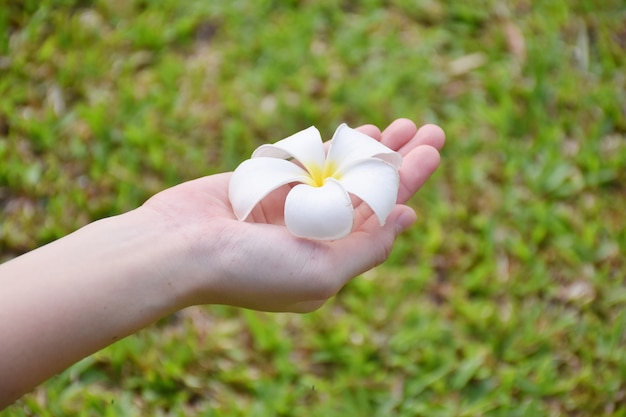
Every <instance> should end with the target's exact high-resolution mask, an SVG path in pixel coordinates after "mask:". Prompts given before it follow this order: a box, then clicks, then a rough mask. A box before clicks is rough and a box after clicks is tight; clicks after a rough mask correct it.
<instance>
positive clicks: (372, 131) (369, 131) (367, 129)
mask: <svg viewBox="0 0 626 417" xmlns="http://www.w3.org/2000/svg"><path fill="white" fill-rule="evenodd" d="M356 130H358V131H359V132H361V133H365V134H366V135H368V136H370V137H373V138H374V139H376V140H380V138H381V133H380V129H379V128H378V127H376V126H374V125H363V126H359V127H357V128H356Z"/></svg>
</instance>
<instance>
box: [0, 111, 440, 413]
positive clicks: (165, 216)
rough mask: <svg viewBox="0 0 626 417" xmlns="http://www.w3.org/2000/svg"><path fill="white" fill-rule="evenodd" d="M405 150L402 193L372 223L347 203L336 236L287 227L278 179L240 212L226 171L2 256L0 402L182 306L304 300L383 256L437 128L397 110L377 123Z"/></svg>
mask: <svg viewBox="0 0 626 417" xmlns="http://www.w3.org/2000/svg"><path fill="white" fill-rule="evenodd" d="M359 130H361V131H362V132H364V133H367V134H368V135H370V136H372V137H374V138H376V139H378V140H380V141H381V142H382V143H383V144H385V145H387V146H388V147H390V148H391V149H394V150H397V151H398V152H400V153H401V154H402V155H403V158H404V159H403V164H402V166H401V167H400V170H399V173H400V189H399V192H398V204H397V205H396V207H395V208H394V210H393V211H392V213H391V214H390V215H389V217H388V218H387V222H386V223H385V225H384V226H382V227H381V226H380V225H379V223H378V220H377V219H376V216H375V215H373V213H372V211H371V210H370V209H369V208H368V207H367V206H366V205H364V204H358V203H357V204H356V205H355V227H354V231H353V232H352V233H351V234H350V235H349V236H348V237H346V238H344V239H341V240H337V241H330V242H328V241H311V240H306V239H301V238H296V237H294V236H292V235H291V234H290V233H289V232H288V231H287V229H286V228H285V227H284V226H283V225H282V224H283V221H282V220H283V219H282V213H283V210H282V209H283V202H284V197H285V195H286V193H287V191H288V190H289V188H288V186H285V187H283V188H281V189H279V190H277V191H276V192H274V193H272V194H271V195H270V196H268V198H266V199H265V200H263V201H262V203H261V204H260V205H259V206H257V207H256V208H255V209H254V210H253V212H252V213H251V215H250V218H249V219H248V221H246V222H241V221H238V220H236V218H235V216H234V215H233V212H232V208H231V206H230V203H229V200H228V183H229V178H230V175H231V174H230V173H223V174H217V175H212V176H208V177H204V178H200V179H197V180H193V181H189V182H186V183H183V184H180V185H178V186H175V187H172V188H169V189H167V190H164V191H162V192H160V193H158V194H156V195H155V196H154V197H152V198H151V199H149V200H148V201H147V202H146V203H145V204H143V205H142V206H141V207H139V208H137V209H135V210H133V211H130V212H128V213H124V214H121V215H118V216H114V217H109V218H105V219H102V220H98V221H96V222H94V223H91V224H89V225H87V226H85V227H83V228H81V229H79V230H77V231H76V232H74V233H72V234H70V235H67V236H65V237H63V238H61V239H59V240H57V241H55V242H52V243H50V244H48V245H46V246H43V247H41V248H38V249H36V250H34V251H32V252H29V253H27V254H25V255H22V256H20V257H18V258H16V259H13V260H11V261H9V262H6V263H4V264H2V265H0V410H1V409H3V408H4V407H6V406H8V405H9V404H11V403H12V402H13V401H15V400H16V399H18V398H19V397H20V396H22V395H23V394H24V393H26V392H29V391H30V390H32V389H33V388H34V387H35V386H37V385H38V384H40V383H41V382H43V381H45V380H46V379H48V378H49V377H51V376H53V375H55V374H56V373H58V372H60V371H62V370H64V369H66V368H67V367H68V366H70V365H72V364H73V363H75V362H77V361H78V360H80V359H82V358H84V357H85V356H88V355H90V354H92V353H94V352H96V351H98V350H100V349H102V348H104V347H106V346H108V345H110V344H112V343H114V342H115V341H117V340H119V339H121V338H123V337H125V336H128V335H130V334H132V333H134V332H136V331H138V330H140V329H142V328H144V327H146V326H148V325H150V324H151V323H153V322H155V321H157V320H158V319H160V318H163V317H165V316H167V315H169V314H171V313H173V312H175V311H177V310H180V309H182V308H185V307H188V306H192V305H199V304H227V305H233V306H239V307H243V308H249V309H255V310H262V311H275V312H281V311H290V312H300V313H304V312H310V311H313V310H315V309H317V308H319V307H320V306H322V305H323V304H324V303H325V302H326V301H327V300H328V299H329V298H330V297H332V296H333V295H335V294H336V293H337V292H338V291H339V290H340V289H341V288H342V287H343V286H344V285H345V284H346V283H347V282H349V281H350V280H351V279H352V278H354V277H356V276H358V275H359V274H361V273H363V272H365V271H367V270H369V269H371V268H373V267H374V266H376V265H378V264H380V263H382V262H383V261H384V260H385V259H387V257H388V255H389V253H390V251H391V248H392V246H393V243H394V241H395V239H396V237H397V236H398V234H399V233H401V232H402V231H403V230H405V229H407V228H408V227H410V226H411V225H412V224H413V223H414V222H415V219H416V215H415V212H414V211H413V210H412V209H411V208H410V207H408V206H406V205H405V204H404V203H405V202H406V201H407V200H408V199H409V198H410V197H411V196H412V195H413V194H414V193H415V192H416V191H417V190H418V189H419V188H420V187H421V186H422V185H423V184H424V182H425V181H426V180H427V179H428V178H429V177H430V176H431V174H432V173H433V172H434V171H435V169H436V168H437V166H438V165H439V160H440V159H439V150H440V149H441V148H442V147H443V144H444V141H445V135H444V133H443V131H442V130H441V128H439V127H437V126H435V125H425V126H423V127H422V128H420V129H419V130H418V129H417V127H416V125H415V124H414V123H413V122H412V121H410V120H407V119H398V120H396V121H394V122H393V123H392V124H390V125H389V126H388V127H387V128H386V129H385V130H384V131H383V132H382V133H381V132H380V130H378V128H376V127H375V126H372V125H366V126H362V127H361V128H359Z"/></svg>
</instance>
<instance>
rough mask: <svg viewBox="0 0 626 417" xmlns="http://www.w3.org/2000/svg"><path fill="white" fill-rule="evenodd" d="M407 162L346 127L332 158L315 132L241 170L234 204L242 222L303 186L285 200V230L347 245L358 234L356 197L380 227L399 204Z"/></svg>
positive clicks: (283, 143)
mask: <svg viewBox="0 0 626 417" xmlns="http://www.w3.org/2000/svg"><path fill="white" fill-rule="evenodd" d="M401 164H402V156H400V154H399V153H397V152H394V151H392V150H391V149H389V148H387V147H386V146H385V145H383V144H382V143H380V142H379V141H377V140H375V139H373V138H371V137H369V136H368V135H366V134H364V133H361V132H359V131H357V130H354V129H351V128H349V127H348V126H347V125H345V124H342V125H341V126H339V127H338V128H337V130H336V131H335V134H334V135H333V138H332V142H331V144H330V147H329V149H328V154H326V152H325V150H324V144H323V143H322V137H321V135H320V132H319V131H318V130H317V129H316V128H315V127H313V126H311V127H309V128H308V129H305V130H303V131H301V132H298V133H296V134H294V135H292V136H289V137H288V138H286V139H283V140H280V141H278V142H276V143H274V144H273V145H262V146H260V147H259V148H257V149H256V150H255V151H254V152H253V153H252V157H251V159H248V160H246V161H244V162H242V163H241V165H239V166H238V167H237V169H235V172H234V173H233V175H232V177H231V179H230V186H229V198H230V201H231V204H232V206H233V211H234V213H235V215H236V216H237V218H238V219H239V220H245V219H246V218H247V217H248V215H249V214H250V212H251V211H252V209H253V208H254V207H255V206H256V205H257V204H258V203H259V202H260V201H261V200H262V199H263V198H265V197H266V196H267V195H268V194H269V193H271V192H272V191H274V190H276V189H277V188H279V187H281V186H283V185H286V184H291V183H298V184H297V185H295V186H294V187H293V188H292V189H291V190H290V191H289V193H288V194H287V197H286V200H285V209H284V210H285V213H284V218H285V226H286V227H287V229H288V230H289V231H290V232H291V233H292V234H294V235H295V236H298V237H304V238H309V239H319V240H335V239H341V238H343V237H345V236H347V235H348V234H350V232H351V231H352V227H353V224H354V208H353V206H352V202H351V198H350V194H353V195H354V196H356V197H358V198H360V199H361V200H362V201H363V202H365V203H366V204H367V205H368V206H369V207H370V208H371V209H372V211H373V212H374V214H375V215H376V217H377V218H378V221H379V223H380V225H381V226H382V225H384V224H385V220H386V219H387V216H389V213H391V210H392V209H393V208H394V206H395V204H396V199H397V195H398V187H399V183H400V177H399V175H398V169H399V168H400V165H401Z"/></svg>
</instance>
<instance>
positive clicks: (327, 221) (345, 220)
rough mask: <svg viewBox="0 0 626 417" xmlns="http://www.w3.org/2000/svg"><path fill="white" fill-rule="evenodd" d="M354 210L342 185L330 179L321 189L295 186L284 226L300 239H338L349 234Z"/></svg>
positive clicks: (286, 202) (290, 196) (302, 185)
mask: <svg viewBox="0 0 626 417" xmlns="http://www.w3.org/2000/svg"><path fill="white" fill-rule="evenodd" d="M353 224H354V209H353V207H352V203H351V202H350V196H349V195H348V193H346V191H345V190H344V189H343V188H342V187H341V185H340V184H339V183H338V182H337V181H335V180H333V179H329V180H327V181H326V183H325V184H324V185H323V186H322V187H311V186H310V185H306V184H299V185H296V186H295V187H294V188H293V189H292V190H291V191H290V192H289V194H287V200H286V201H285V225H286V226H287V229H289V231H290V232H291V233H293V234H294V235H296V236H299V237H305V238H309V239H319V240H335V239H341V238H342V237H345V236H347V235H348V234H350V231H351V230H352V225H353Z"/></svg>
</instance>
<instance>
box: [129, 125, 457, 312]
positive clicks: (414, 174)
mask: <svg viewBox="0 0 626 417" xmlns="http://www.w3.org/2000/svg"><path fill="white" fill-rule="evenodd" d="M359 130H361V131H362V132H364V133H367V134H368V135H370V136H372V137H374V138H376V139H377V140H380V141H381V142H382V143H383V144H385V145H386V146H388V147H389V148H391V149H393V150H396V151H398V152H400V153H401V154H402V155H403V158H404V160H403V164H402V166H401V168H400V171H399V172H400V182H401V184H400V189H399V193H398V204H397V206H396V207H395V209H394V211H393V212H392V213H391V215H390V216H389V217H388V219H387V222H386V224H385V226H384V227H380V226H379V224H378V221H377V220H376V218H375V216H373V213H372V212H371V210H370V209H369V208H368V207H367V206H366V205H365V204H357V205H355V227H354V231H353V232H352V233H351V234H350V235H349V236H348V237H346V238H344V239H342V240H338V241H332V242H323V241H310V240H305V239H300V238H296V237H294V236H292V235H291V234H290V233H289V232H288V231H287V229H286V228H285V227H284V226H282V225H283V202H284V199H285V196H286V193H287V192H288V191H289V188H288V187H287V186H285V187H283V188H282V189H279V190H277V191H276V192H274V193H272V194H271V195H270V196H268V197H267V198H266V199H264V200H263V201H262V203H261V204H259V205H258V206H257V207H256V208H255V210H253V212H252V214H251V216H250V218H249V219H248V220H249V221H246V222H240V221H237V220H236V218H235V216H234V215H233V213H232V208H231V206H230V203H229V200H228V182H229V178H230V175H231V174H230V173H225V174H218V175H213V176H208V177H204V178H200V179H197V180H194V181H190V182H186V183H184V184H181V185H179V186H176V187H173V188H170V189H168V190H165V191H163V192H161V193H159V194H157V195H155V196H154V197H153V198H151V199H150V200H149V201H147V202H146V203H145V204H144V206H143V207H142V208H140V209H139V210H144V211H151V212H152V214H153V215H154V214H156V216H155V218H156V219H157V220H156V221H157V222H161V223H162V224H161V227H164V228H165V229H166V230H169V231H171V233H173V234H174V235H176V236H175V237H174V238H177V237H178V238H181V239H182V242H183V243H182V247H183V248H184V249H183V253H184V256H183V258H182V259H180V260H178V261H177V264H176V265H177V267H176V268H175V270H176V271H177V277H175V278H176V279H182V280H185V281H186V282H187V283H188V287H187V288H188V289H189V295H190V296H189V298H188V300H187V301H186V303H188V304H228V305H234V306H240V307H246V308H251V309H255V310H265V311H295V312H307V311H312V310H315V309H317V308H319V307H320V306H321V305H323V304H324V303H325V302H326V300H328V298H330V297H332V296H333V295H335V294H336V293H337V292H338V291H339V290H340V289H341V288H342V287H343V286H344V285H345V284H346V283H347V282H348V281H349V280H350V279H352V278H353V277H355V276H357V275H359V274H360V273H362V272H365V271H367V270H369V269H371V268H373V267H374V266H376V265H378V264H380V263H382V262H383V261H384V260H385V259H386V258H387V257H388V256H389V253H390V251H391V248H392V245H393V243H394V241H395V239H396V236H397V235H398V234H399V233H400V232H401V231H403V230H404V229H406V228H407V227H409V226H410V225H411V224H413V222H414V221H415V218H416V217H415V213H414V212H413V210H412V209H411V208H410V207H408V206H406V205H404V203H405V202H406V201H407V200H408V199H409V198H410V197H411V196H412V195H413V194H414V193H415V192H416V191H417V190H418V189H419V188H420V187H421V186H422V185H423V184H424V183H425V182H426V180H427V179H428V178H429V177H430V176H431V174H432V173H433V172H434V171H435V169H436V168H437V166H438V164H439V152H438V151H439V150H440V149H441V148H442V147H443V144H444V141H445V135H444V133H443V131H442V130H441V129H440V128H439V127H437V126H434V125H426V126H423V127H422V128H421V129H419V130H418V129H417V127H416V126H415V124H414V123H413V122H411V121H409V120H407V119H399V120H396V121H395V122H393V123H392V124H391V125H389V127H387V129H385V130H384V131H383V132H382V133H381V132H380V131H379V130H378V128H376V127H375V126H372V125H367V126H362V127H361V128H359ZM174 235H173V236H174Z"/></svg>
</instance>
